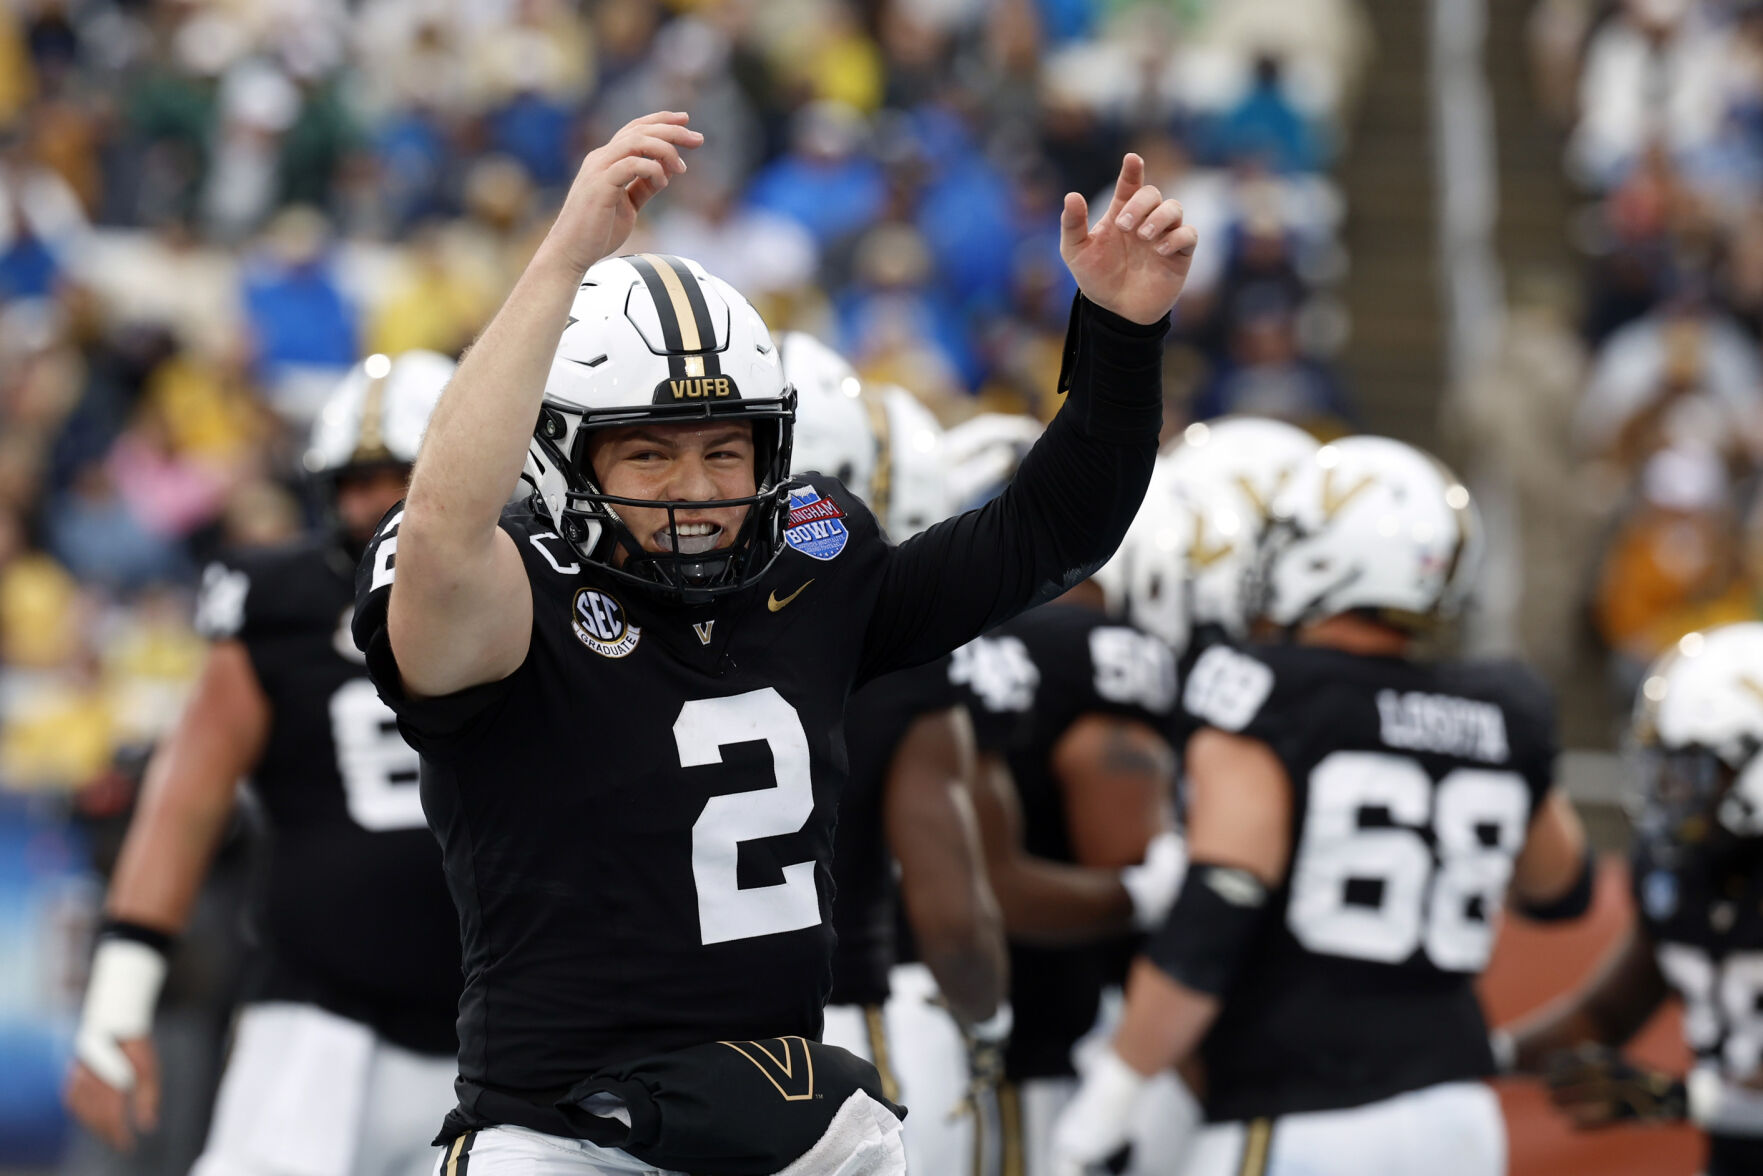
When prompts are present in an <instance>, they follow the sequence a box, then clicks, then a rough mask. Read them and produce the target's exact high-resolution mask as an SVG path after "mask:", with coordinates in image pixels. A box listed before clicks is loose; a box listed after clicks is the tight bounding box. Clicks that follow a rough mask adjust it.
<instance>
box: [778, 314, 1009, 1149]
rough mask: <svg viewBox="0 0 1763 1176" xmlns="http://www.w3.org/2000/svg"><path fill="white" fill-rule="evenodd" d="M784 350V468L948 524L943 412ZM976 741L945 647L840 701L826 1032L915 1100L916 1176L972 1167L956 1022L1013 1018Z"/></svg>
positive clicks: (807, 354) (897, 515)
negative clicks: (907, 960) (840, 783)
mask: <svg viewBox="0 0 1763 1176" xmlns="http://www.w3.org/2000/svg"><path fill="white" fill-rule="evenodd" d="M778 351H779V352H780V354H781V355H782V358H783V365H784V377H785V379H786V380H788V382H789V383H790V384H791V386H793V387H794V388H795V389H796V397H797V399H796V429H795V444H794V446H793V454H792V458H791V462H792V465H793V467H794V469H796V470H798V471H802V472H804V473H807V472H823V473H829V474H832V475H834V476H836V477H837V478H838V480H839V481H840V482H842V483H843V484H844V486H845V488H846V489H848V490H850V491H851V492H852V493H854V494H856V495H857V496H858V497H859V498H860V499H862V500H863V501H864V503H865V504H867V505H868V506H869V508H870V510H871V511H872V512H873V513H874V514H875V515H876V516H877V518H878V519H879V520H881V521H883V522H884V523H885V525H886V527H887V530H888V532H889V533H890V534H891V535H892V536H894V537H896V538H900V539H904V538H907V537H909V536H911V535H914V534H917V533H918V532H919V531H921V530H923V529H924V527H925V526H927V525H929V524H930V523H933V522H935V521H937V520H938V519H940V518H941V517H942V516H943V515H944V514H945V513H946V511H944V510H943V509H942V508H941V506H940V505H939V503H940V501H941V499H942V496H943V482H944V478H943V473H944V469H943V453H942V446H941V440H942V439H941V436H940V430H939V429H938V428H937V422H936V418H935V417H932V416H931V415H930V413H929V412H928V410H926V409H925V408H924V407H923V406H922V405H920V404H919V403H918V402H917V401H916V400H913V399H912V398H911V396H910V394H908V393H906V392H905V391H904V390H901V389H895V388H887V389H877V390H874V391H866V390H865V389H864V388H863V386H862V384H861V383H860V382H859V380H858V379H857V373H856V372H855V371H853V370H852V368H851V365H850V364H849V363H847V362H846V361H845V359H844V358H843V357H842V356H840V355H839V354H838V353H837V352H835V351H833V350H832V349H831V348H830V347H828V346H826V345H825V344H824V343H822V342H820V341H819V340H818V339H816V338H814V336H812V335H808V334H805V333H803V332H801V331H789V332H786V333H784V334H783V335H782V336H781V337H780V338H779V340H778ZM973 742H974V737H973V730H972V724H971V723H970V722H969V720H968V716H967V711H966V709H965V708H964V707H963V706H962V705H961V701H960V695H959V688H958V687H957V686H956V685H955V684H954V683H953V682H951V681H950V678H949V659H948V658H947V657H943V658H938V659H937V660H935V661H932V662H927V663H925V664H924V665H922V666H917V667H914V668H912V669H907V670H898V671H895V672H894V673H892V674H887V675H885V676H883V677H881V678H877V679H875V680H874V681H872V682H870V683H869V684H868V685H866V686H864V687H863V688H862V689H860V690H858V691H857V692H855V693H854V694H852V696H851V699H850V701H849V702H848V703H847V704H846V708H845V743H846V749H847V752H848V755H849V759H850V764H851V777H850V780H849V782H848V783H847V784H846V786H845V793H844V796H843V797H842V798H841V800H840V802H839V821H838V826H837V829H836V831H835V834H834V840H833V887H834V893H835V895H836V897H835V899H834V901H833V912H832V920H833V929H834V931H835V932H836V933H837V935H838V943H837V946H836V947H835V948H834V950H833V960H832V968H833V981H832V992H831V995H830V996H829V997H828V1003H827V1009H826V1027H825V1032H824V1034H823V1036H822V1040H823V1041H825V1042H827V1043H828V1044H831V1045H837V1046H840V1047H842V1048H844V1049H847V1050H850V1051H851V1052H852V1053H854V1054H856V1055H858V1056H859V1057H862V1058H864V1059H866V1060H868V1061H870V1062H872V1063H874V1064H875V1066H876V1069H877V1071H878V1072H879V1073H880V1075H881V1079H882V1090H883V1092H884V1093H885V1094H887V1095H888V1097H889V1098H891V1099H894V1100H895V1101H903V1100H910V1102H912V1103H916V1104H918V1105H919V1106H921V1107H923V1108H925V1111H926V1113H924V1114H917V1115H912V1116H910V1117H909V1118H908V1119H907V1120H906V1130H905V1144H906V1157H907V1161H908V1166H909V1167H910V1169H911V1170H913V1171H917V1172H949V1173H954V1172H957V1171H960V1170H961V1168H962V1167H963V1165H965V1164H966V1163H967V1162H968V1157H969V1156H970V1155H971V1154H972V1152H973V1147H974V1144H973V1138H972V1137H973V1131H974V1128H975V1123H976V1121H977V1120H976V1119H975V1117H974V1116H971V1115H950V1114H948V1113H947V1112H948V1111H949V1110H950V1109H951V1108H953V1107H955V1106H956V1105H957V1103H958V1102H959V1101H960V1100H961V1098H962V1096H963V1094H964V1093H965V1087H966V1086H967V1084H968V1083H967V1081H966V1078H967V1076H966V1075H964V1073H963V1071H964V1070H965V1069H966V1059H965V1058H964V1056H963V1037H962V1032H963V1030H965V1032H966V1033H967V1035H969V1036H971V1037H973V1038H974V1039H975V1041H976V1042H977V1043H981V1044H983V1045H985V1046H987V1047H997V1046H999V1045H1001V1044H1002V1038H1003V1037H1004V1036H1005V1035H1006V1034H1007V1032H1008V1026H1009V1010H1008V1006H1005V1005H1002V1000H1003V997H1004V987H1005V967H1006V965H1005V957H1004V939H1003V931H1002V927H1001V925H1000V921H999V918H998V907H997V901H996V900H995V899H994V898H993V897H992V890H991V886H990V885H989V884H988V883H987V881H986V876H985V869H984V866H983V863H982V861H981V858H980V852H979V834H978V832H977V829H976V828H975V825H974V816H973V800H972V797H971V790H970V786H969V785H970V781H971V779H972V777H973V773H974V751H973ZM895 862H898V864H899V878H898V882H897V884H896V880H895V874H894V864H895ZM902 906H903V907H904V914H905V916H906V924H907V926H908V927H909V929H910V933H911V939H912V941H913V942H914V944H915V945H916V950H917V953H918V955H919V957H920V959H921V960H922V962H921V963H913V964H903V965H899V971H900V973H901V974H900V977H899V983H900V997H901V999H899V1000H897V1001H896V1000H892V999H891V997H892V996H893V993H894V987H895V985H894V981H893V979H892V974H893V973H894V971H895V970H896V962H897V961H898V960H899V959H900V949H899V944H898V943H897V936H896V927H897V925H898V921H899V920H898V916H899V914H900V913H901V907H902ZM933 998H936V1003H933ZM945 1009H946V1010H947V1011H945ZM950 1014H953V1016H954V1018H955V1020H954V1021H951V1020H950ZM896 1091H898V1093H895V1092H896Z"/></svg>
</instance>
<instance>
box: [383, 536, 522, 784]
mask: <svg viewBox="0 0 1763 1176" xmlns="http://www.w3.org/2000/svg"><path fill="white" fill-rule="evenodd" d="M403 518H404V504H403V503H402V502H400V503H399V504H398V505H397V506H395V507H393V508H392V509H391V511H389V512H388V513H387V515H386V517H385V518H384V519H383V520H382V521H381V522H380V525H379V528H378V529H377V530H376V531H375V532H374V536H373V540H372V542H370V543H369V544H368V545H367V551H366V553H365V554H363V556H362V557H361V563H360V565H359V566H358V567H357V568H356V571H355V619H354V622H353V635H354V638H355V645H356V647H357V648H358V649H360V650H361V652H362V653H364V654H366V655H367V672H368V676H369V677H370V678H372V679H373V684H374V687H375V688H376V689H377V690H378V691H379V694H380V697H381V698H382V699H384V700H385V703H386V705H387V706H389V707H391V708H392V712H393V713H394V714H396V715H397V716H398V728H399V730H400V731H402V732H403V733H404V738H405V739H407V740H408V741H409V742H410V745H411V746H412V747H414V748H416V749H417V750H418V751H420V752H423V753H425V754H427V753H429V751H430V750H431V748H432V747H433V745H434V744H435V743H436V742H437V741H440V740H444V739H447V738H449V737H451V736H455V735H457V734H459V733H461V732H464V731H467V730H469V729H470V728H471V727H472V725H473V724H474V723H475V722H476V721H478V720H479V719H481V718H482V717H483V716H484V715H485V714H487V713H488V712H489V711H490V710H492V709H493V708H494V707H495V706H496V705H497V704H499V703H501V702H502V701H503V700H504V699H505V698H506V697H507V695H508V693H509V691H510V690H511V689H512V688H513V687H514V684H515V682H516V680H517V679H518V677H519V675H520V670H518V669H517V670H516V671H515V672H514V673H512V674H510V675H508V677H506V678H503V679H501V680H499V681H496V682H485V683H482V684H480V685H477V686H471V687H467V688H466V689H464V690H461V691H458V692H456V693H453V694H445V695H441V696H439V697H436V698H415V697H412V696H411V695H410V694H409V693H408V692H407V691H406V690H405V689H404V680H403V677H402V675H400V673H399V672H398V659H397V658H396V657H395V656H394V655H393V653H392V639H391V636H390V634H389V632H388V631H387V624H386V614H387V607H388V604H389V602H390V601H391V598H392V578H393V576H394V575H395V573H396V570H397V565H398V524H399V523H400V522H401V521H403ZM502 526H503V528H504V529H506V530H512V528H510V526H509V522H508V517H507V515H504V517H503V520H502Z"/></svg>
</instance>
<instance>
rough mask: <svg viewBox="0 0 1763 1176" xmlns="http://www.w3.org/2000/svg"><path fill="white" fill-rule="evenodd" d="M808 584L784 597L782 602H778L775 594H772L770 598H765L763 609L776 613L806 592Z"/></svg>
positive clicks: (809, 582) (810, 582) (811, 581)
mask: <svg viewBox="0 0 1763 1176" xmlns="http://www.w3.org/2000/svg"><path fill="white" fill-rule="evenodd" d="M812 583H814V581H813V580H810V581H808V584H812ZM808 584H804V585H802V587H800V588H798V589H796V590H795V591H794V592H792V593H790V594H789V595H788V596H786V597H784V598H783V599H782V600H779V599H778V598H777V593H775V592H773V593H772V594H771V595H770V596H767V597H766V598H765V607H766V608H768V609H770V610H771V611H772V612H777V611H778V610H779V609H781V608H783V607H784V606H785V605H787V604H789V603H790V601H792V600H794V599H796V597H798V596H800V595H802V593H803V592H805V591H807V589H808Z"/></svg>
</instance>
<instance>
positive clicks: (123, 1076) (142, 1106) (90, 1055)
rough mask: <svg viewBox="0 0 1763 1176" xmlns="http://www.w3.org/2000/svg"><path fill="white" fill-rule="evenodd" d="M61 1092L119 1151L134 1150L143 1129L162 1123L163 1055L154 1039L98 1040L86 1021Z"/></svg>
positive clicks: (81, 1117)
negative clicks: (155, 1047) (90, 1035)
mask: <svg viewBox="0 0 1763 1176" xmlns="http://www.w3.org/2000/svg"><path fill="white" fill-rule="evenodd" d="M100 1072H102V1073H103V1074H104V1075H105V1076H104V1077H100ZM62 1097H63V1101H64V1102H66V1104H67V1109H68V1110H69V1111H71V1112H72V1113H73V1116H74V1118H76V1119H78V1120H79V1121H80V1122H81V1123H82V1124H84V1125H85V1127H86V1128H87V1130H89V1131H91V1132H92V1134H94V1135H96V1136H98V1138H100V1139H102V1140H103V1141H104V1142H105V1143H108V1144H109V1145H110V1146H111V1147H114V1148H116V1149H117V1150H118V1151H125V1152H126V1151H133V1150H134V1147H135V1139H136V1137H137V1136H138V1135H141V1134H145V1133H147V1132H151V1131H153V1130H155V1129H157V1127H158V1126H159V1057H158V1055H157V1054H156V1053H155V1052H154V1050H153V1039H152V1038H151V1037H137V1038H133V1039H131V1040H128V1041H117V1040H115V1039H106V1040H105V1041H104V1042H103V1043H99V1042H97V1041H94V1040H90V1039H88V1038H87V1034H86V1033H85V1030H84V1028H83V1027H82V1029H81V1033H80V1037H79V1038H77V1039H76V1041H75V1060H74V1064H73V1072H72V1073H71V1074H69V1075H68V1078H67V1089H66V1091H65V1092H64V1093H63V1096H62Z"/></svg>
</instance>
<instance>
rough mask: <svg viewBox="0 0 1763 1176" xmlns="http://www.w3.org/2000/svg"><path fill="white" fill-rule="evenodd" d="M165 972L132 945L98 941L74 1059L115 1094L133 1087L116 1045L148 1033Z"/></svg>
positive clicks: (153, 954) (151, 955) (152, 952)
mask: <svg viewBox="0 0 1763 1176" xmlns="http://www.w3.org/2000/svg"><path fill="white" fill-rule="evenodd" d="M165 967H166V962H165V956H164V955H162V954H161V953H160V952H159V951H158V950H157V949H155V948H152V947H149V946H147V945H146V944H145V943H140V942H138V941H136V940H133V939H104V940H101V941H100V942H99V944H98V950H97V952H96V953H95V954H94V955H93V956H92V979H91V982H90V983H89V984H88V985H87V986H86V1003H85V1007H84V1009H83V1010H82V1011H81V1013H80V1028H79V1032H78V1033H77V1034H76V1035H75V1036H74V1056H75V1057H77V1058H78V1059H79V1060H80V1061H81V1062H84V1063H85V1065H86V1068H87V1069H89V1070H91V1071H92V1073H94V1074H96V1075H97V1076H98V1077H99V1078H101V1079H103V1080H104V1081H105V1082H106V1083H108V1084H109V1085H111V1086H114V1087H115V1088H116V1089H118V1090H130V1089H132V1088H133V1087H134V1085H135V1069H134V1067H133V1066H132V1065H130V1064H129V1060H128V1057H127V1056H126V1055H125V1054H124V1053H123V1052H122V1050H121V1049H120V1048H119V1047H118V1045H117V1043H118V1042H121V1041H133V1040H135V1039H137V1038H142V1037H146V1036H147V1034H148V1033H149V1032H151V1031H152V1029H153V1009H154V1006H156V1005H157V1004H158V1003H159V990H160V988H161V987H162V986H163V985H164V984H165Z"/></svg>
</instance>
